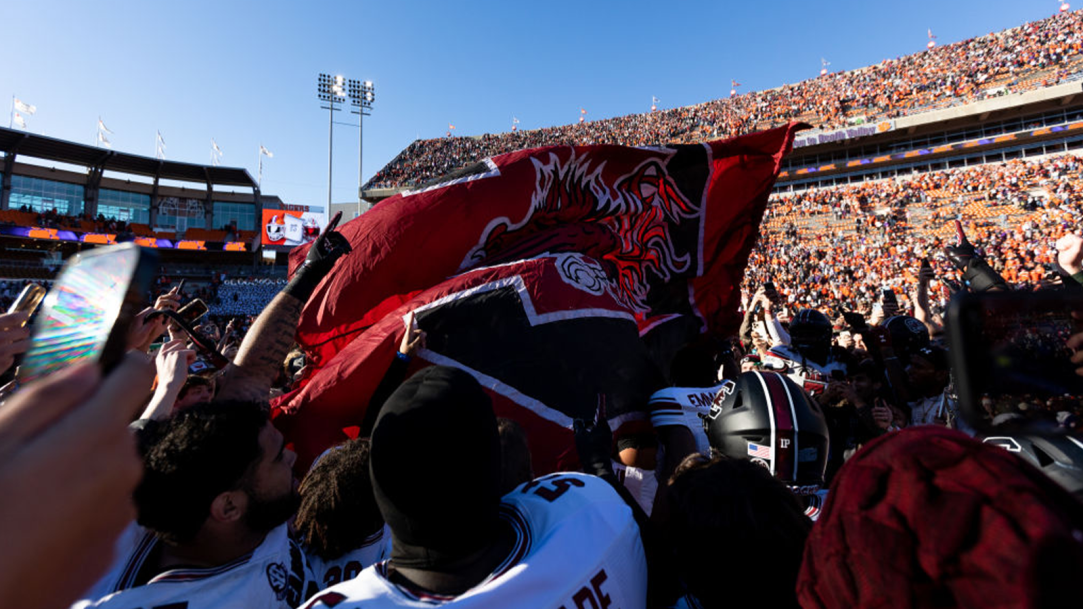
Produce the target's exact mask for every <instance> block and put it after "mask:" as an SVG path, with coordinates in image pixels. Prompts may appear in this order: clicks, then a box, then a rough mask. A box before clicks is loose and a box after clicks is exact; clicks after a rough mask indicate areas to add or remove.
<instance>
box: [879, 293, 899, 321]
mask: <svg viewBox="0 0 1083 609" xmlns="http://www.w3.org/2000/svg"><path fill="white" fill-rule="evenodd" d="M880 301H881V302H882V303H883V305H882V306H883V309H884V316H885V317H891V316H893V315H897V314H898V313H899V299H898V298H896V297H895V292H893V291H892V290H890V289H887V288H884V289H883V290H882V291H881V293H880Z"/></svg>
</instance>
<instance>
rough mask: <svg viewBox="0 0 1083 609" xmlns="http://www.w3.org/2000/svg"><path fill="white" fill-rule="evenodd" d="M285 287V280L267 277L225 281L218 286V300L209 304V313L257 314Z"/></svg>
mask: <svg viewBox="0 0 1083 609" xmlns="http://www.w3.org/2000/svg"><path fill="white" fill-rule="evenodd" d="M285 285H286V280H285V279H273V278H268V277H258V278H248V279H227V280H226V281H225V282H224V283H222V284H221V285H220V286H218V298H217V299H216V300H215V301H214V302H213V303H212V304H211V312H213V313H214V314H216V315H254V314H257V313H259V312H260V311H262V310H263V309H264V308H266V307H267V305H268V304H269V303H270V302H271V299H272V298H274V296H275V294H277V293H278V292H279V291H281V290H282V288H283V287H285Z"/></svg>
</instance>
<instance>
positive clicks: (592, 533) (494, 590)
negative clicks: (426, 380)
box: [305, 473, 647, 609]
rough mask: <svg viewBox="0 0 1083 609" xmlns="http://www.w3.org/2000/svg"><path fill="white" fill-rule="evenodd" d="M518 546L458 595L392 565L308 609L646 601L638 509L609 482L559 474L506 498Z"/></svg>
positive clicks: (504, 512)
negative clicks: (420, 584) (433, 589)
mask: <svg viewBox="0 0 1083 609" xmlns="http://www.w3.org/2000/svg"><path fill="white" fill-rule="evenodd" d="M501 516H502V517H503V518H505V520H506V521H507V522H508V523H509V524H510V525H511V526H512V528H513V529H514V530H515V532H516V536H517V539H516V544H515V546H514V547H513V549H512V551H511V552H510V553H509V554H508V557H507V558H506V559H505V560H504V562H503V563H502V564H500V565H499V566H498V567H497V569H496V570H495V571H494V572H493V573H492V574H491V575H489V577H487V578H486V579H485V580H483V581H482V582H481V583H479V584H478V585H477V586H475V587H474V588H472V589H471V590H469V591H467V592H466V593H464V594H461V595H459V596H455V597H452V596H437V595H433V594H429V593H426V592H423V591H420V590H414V589H411V588H408V587H406V586H403V585H399V584H396V583H392V582H391V581H390V580H389V578H388V572H387V569H388V562H387V561H385V562H381V563H378V564H377V565H375V566H374V567H370V568H368V569H365V570H364V571H362V572H361V575H359V576H357V577H356V578H355V579H353V580H350V581H346V582H343V583H341V584H338V585H336V586H332V587H331V588H328V589H327V590H324V591H322V592H320V593H318V594H316V595H315V596H314V597H313V598H312V600H310V601H309V603H308V604H307V605H305V607H306V609H309V608H313V609H317V608H318V609H324V608H334V609H358V608H362V607H363V608H364V609H382V608H389V607H418V608H420V607H428V608H431V607H433V606H439V605H454V606H456V607H470V608H474V607H477V608H490V607H531V608H538V609H543V608H546V607H551V608H552V609H558V608H561V607H563V608H565V609H571V608H573V607H588V606H589V607H597V608H601V607H613V608H616V607H620V608H621V609H637V608H643V607H645V606H646V596H647V561H646V557H645V555H644V553H643V543H642V541H641V539H640V536H639V527H638V525H637V524H636V522H635V519H634V518H633V517H632V510H631V508H629V507H628V505H627V504H625V503H624V501H623V500H622V499H621V497H620V495H619V494H617V492H616V491H614V490H613V488H612V487H610V486H609V484H608V483H607V482H605V481H604V480H602V479H600V478H596V477H594V476H588V475H585V474H579V473H557V474H549V475H548V476H543V477H541V478H538V479H536V480H533V481H531V482H527V483H525V484H522V485H520V486H519V487H518V488H516V489H515V490H513V491H512V492H510V493H508V494H507V495H505V496H504V499H503V500H502V502H501Z"/></svg>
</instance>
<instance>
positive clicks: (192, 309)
mask: <svg viewBox="0 0 1083 609" xmlns="http://www.w3.org/2000/svg"><path fill="white" fill-rule="evenodd" d="M207 311H208V309H207V305H206V303H204V302H203V300H201V299H199V298H195V299H193V300H192V301H191V302H189V303H188V304H186V305H184V306H183V307H181V308H180V310H179V311H177V315H180V316H181V318H182V319H184V321H185V322H187V323H189V324H192V323H195V322H196V321H197V320H198V319H199V318H200V317H203V316H204V315H206V314H207Z"/></svg>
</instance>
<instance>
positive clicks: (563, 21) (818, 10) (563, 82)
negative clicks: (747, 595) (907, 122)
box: [0, 0, 1083, 205]
mask: <svg viewBox="0 0 1083 609" xmlns="http://www.w3.org/2000/svg"><path fill="white" fill-rule="evenodd" d="M1076 1H1077V2H1079V3H1080V4H1078V5H1076V6H1073V7H1072V8H1073V9H1076V8H1081V7H1083V0H1076ZM1058 5H1059V2H1057V1H1056V0H1040V1H1036V0H986V1H984V2H976V1H965V0H964V1H952V2H946V1H944V0H910V1H909V2H905V3H897V2H854V1H849V0H847V1H843V2H820V3H814V2H796V1H791V0H784V1H775V2H737V1H721V0H715V1H708V0H695V1H692V0H669V1H665V2H663V1H657V2H643V1H639V0H612V1H591V0H578V1H576V2H570V1H565V0H551V1H549V2H529V1H527V2H514V1H512V2H506V1H505V2H495V1H492V0H474V1H472V2H461V1H460V2H453V1H449V0H444V1H438V0H428V1H416V0H385V1H383V2H375V1H371V0H338V1H326V0H309V1H307V2H298V1H296V0H294V1H284V0H266V1H263V2H255V1H229V0H215V1H210V0H187V1H186V2H155V1H147V0H139V1H136V0H124V1H111V0H102V1H100V2H86V1H82V0H33V1H31V2H9V3H7V5H6V6H5V9H4V17H3V20H4V26H5V27H4V34H3V36H0V56H2V57H4V62H3V67H2V68H0V96H3V98H2V99H0V104H3V105H4V106H5V109H6V107H7V106H9V105H10V98H11V96H12V95H15V96H17V97H19V98H20V99H21V100H23V101H25V102H27V103H31V104H34V105H36V106H37V108H38V111H37V114H35V115H34V116H32V117H29V119H28V124H29V130H30V131H32V132H36V133H42V134H45V135H48V136H52V137H57V138H63V139H69V140H74V141H79V142H83V143H88V144H90V143H93V141H94V135H95V128H96V124H97V119H98V116H99V115H100V116H101V117H102V119H103V120H104V122H105V124H106V125H107V126H108V127H109V129H111V130H112V131H113V132H114V135H112V136H110V139H111V140H112V143H113V148H114V149H115V150H121V151H125V152H131V153H135V154H143V155H147V156H153V155H154V139H155V131H156V130H160V131H161V132H162V136H163V138H164V139H165V142H166V145H167V149H166V156H167V158H169V159H171V160H178V161H186V162H193V163H208V162H209V161H210V150H211V138H214V139H215V140H216V141H217V142H218V145H219V146H220V147H221V149H222V151H223V152H224V156H223V157H222V164H223V165H228V166H240V167H245V168H247V169H248V170H249V172H250V173H251V174H252V175H253V177H255V175H256V164H257V150H258V145H259V143H260V142H262V143H263V145H264V146H266V147H267V148H268V149H269V150H271V151H272V152H273V153H274V155H275V157H274V158H273V159H269V160H266V161H265V163H264V173H263V177H264V180H263V190H264V192H265V193H267V194H275V195H279V196H281V197H282V198H283V200H285V201H286V202H288V203H293V204H315V205H321V204H323V203H325V202H326V199H327V194H326V193H327V112H326V111H322V110H320V107H319V102H318V100H317V98H316V77H317V75H318V74H319V73H320V72H326V73H332V74H336V73H341V74H344V75H346V76H347V77H349V78H356V79H358V80H372V81H373V82H374V83H375V85H376V104H375V109H374V111H373V115H372V116H371V117H367V118H366V119H365V179H366V180H367V179H368V178H369V177H371V175H372V174H373V173H375V172H376V171H377V170H378V169H379V168H381V167H382V166H383V165H384V164H385V163H387V162H388V161H390V160H391V159H392V158H394V156H395V155H396V154H397V153H398V152H399V151H400V150H402V149H403V148H404V147H406V146H407V145H408V144H409V143H410V142H411V141H413V140H414V139H415V138H417V137H421V138H431V137H439V136H442V135H443V134H444V133H445V132H446V131H447V126H448V124H449V123H452V124H454V125H455V126H456V130H455V133H456V134H457V135H476V134H482V133H486V132H500V131H506V130H508V129H509V128H510V127H511V121H512V117H513V116H516V117H518V118H519V119H520V120H521V123H520V125H519V127H520V128H521V129H531V128H536V127H543V126H551V125H559V124H566V123H571V122H574V121H576V120H577V119H578V117H579V108H581V107H582V108H586V109H587V111H588V112H589V114H588V117H587V118H588V119H591V120H596V119H602V118H608V117H613V116H620V115H624V114H629V113H635V112H643V111H646V110H648V109H649V107H650V103H651V97H652V96H656V97H658V98H659V99H660V100H661V103H660V106H661V107H663V108H669V107H673V106H681V105H689V104H695V103H700V102H703V101H707V100H710V99H715V98H718V97H723V96H726V95H728V93H729V89H730V80H731V79H736V80H737V81H739V82H740V83H741V84H742V85H743V86H742V87H741V90H742V91H750V90H757V89H766V88H771V87H775V86H778V85H781V84H784V83H789V82H796V81H799V80H802V79H805V78H810V77H814V76H816V74H817V73H818V71H819V69H820V58H821V57H824V58H826V59H827V60H828V61H830V62H831V66H830V68H829V69H831V70H833V71H835V70H848V69H853V68H858V67H862V66H866V65H869V64H872V63H876V62H879V61H880V60H882V59H884V58H888V57H897V56H901V55H906V54H909V53H912V52H917V51H920V50H922V49H923V47H924V44H925V42H926V30H927V29H929V28H932V30H933V33H934V34H936V35H937V37H938V42H939V43H941V44H948V43H951V42H955V41H958V40H962V39H966V38H969V37H973V36H979V35H983V34H986V33H989V32H993V31H998V30H1002V29H1006V28H1009V27H1013V26H1016V25H1020V24H1022V23H1024V22H1027V21H1033V20H1036V19H1041V18H1044V17H1047V16H1049V15H1052V14H1053V13H1054V12H1056V11H1057V7H1058ZM5 118H6V117H5ZM350 118H354V117H350ZM345 119H346V117H343V116H341V115H339V117H338V119H337V120H345ZM5 124H6V121H5ZM334 172H335V180H334V199H335V201H336V202H347V201H353V200H356V193H357V129H356V128H351V127H343V126H336V128H335V167H334Z"/></svg>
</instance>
